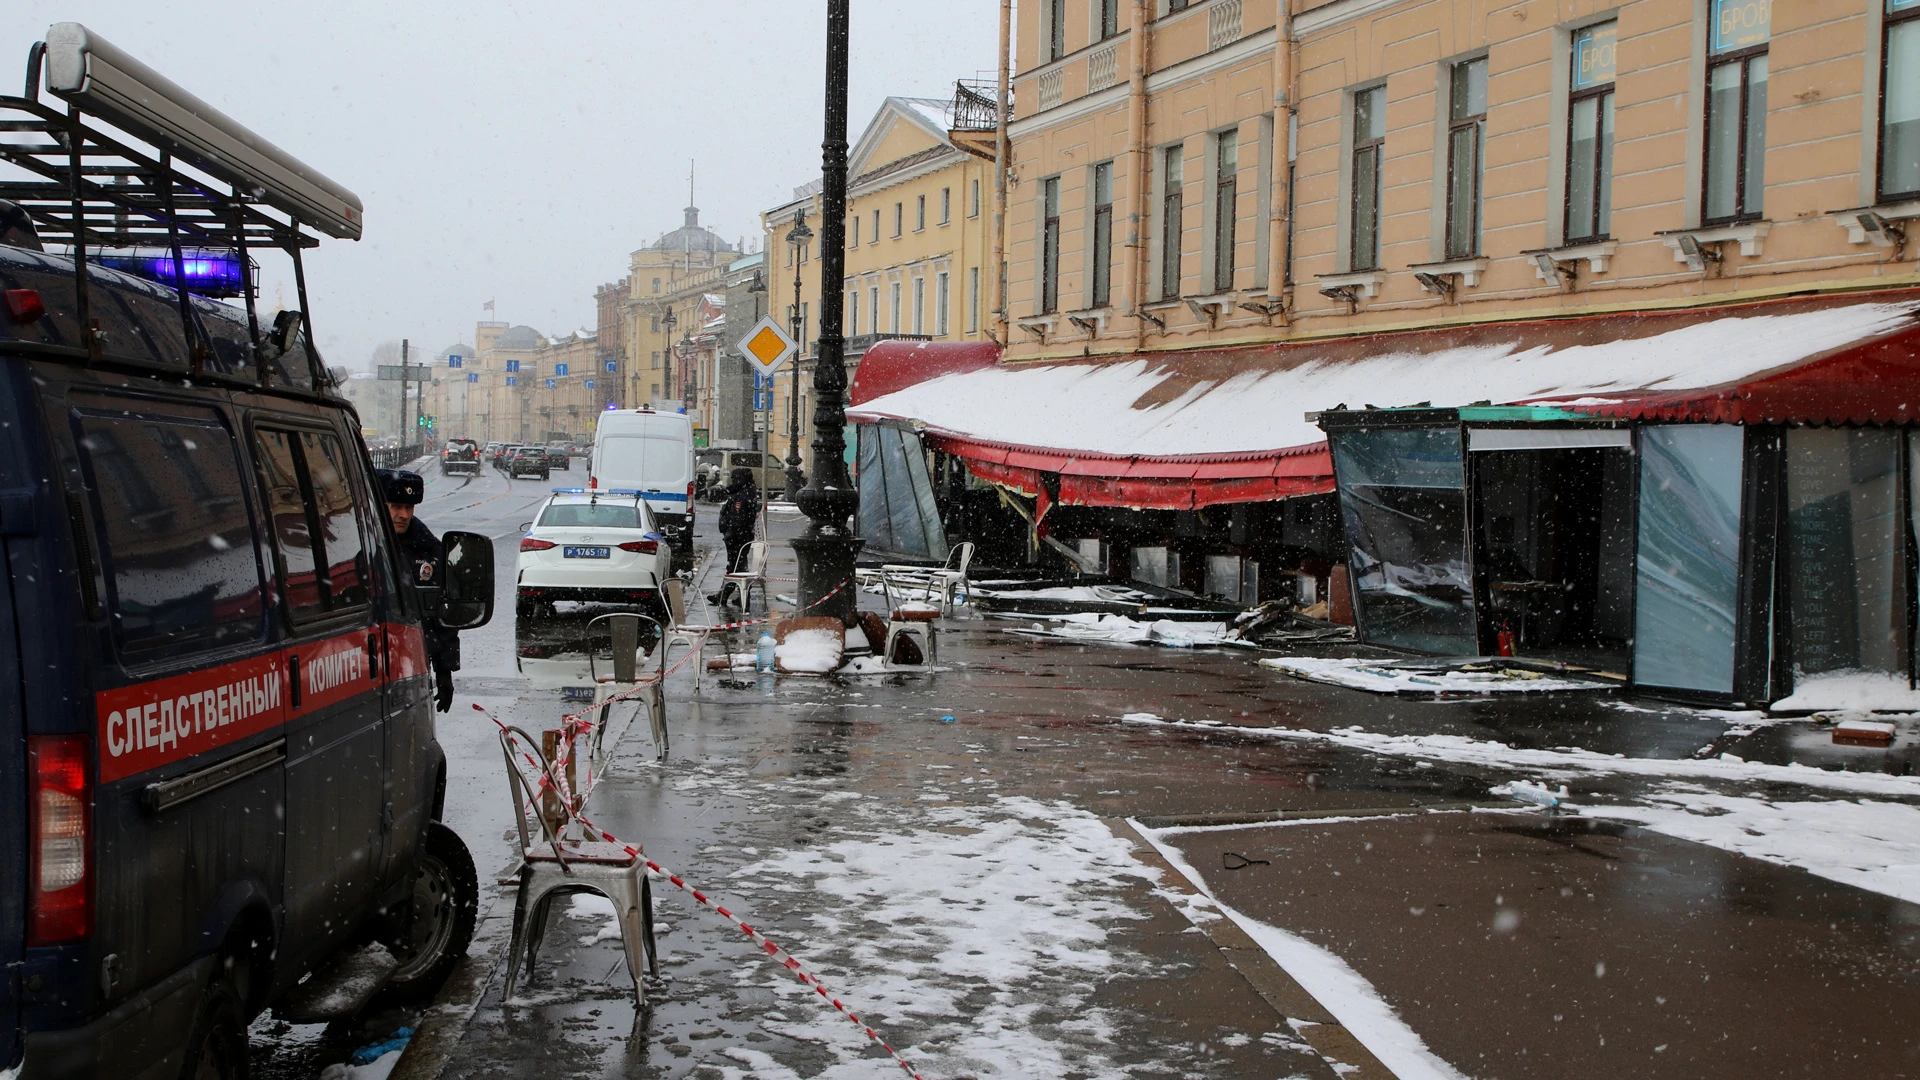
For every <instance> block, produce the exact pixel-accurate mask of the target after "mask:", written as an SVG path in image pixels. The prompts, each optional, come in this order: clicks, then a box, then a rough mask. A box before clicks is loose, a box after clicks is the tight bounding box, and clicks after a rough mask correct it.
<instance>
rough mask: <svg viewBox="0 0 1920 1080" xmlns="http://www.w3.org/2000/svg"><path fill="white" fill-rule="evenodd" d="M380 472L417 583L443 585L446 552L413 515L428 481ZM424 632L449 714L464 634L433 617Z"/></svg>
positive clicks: (438, 696) (438, 700)
mask: <svg viewBox="0 0 1920 1080" xmlns="http://www.w3.org/2000/svg"><path fill="white" fill-rule="evenodd" d="M378 472H379V474H380V488H381V491H382V497H383V498H385V499H386V501H387V517H388V518H390V519H392V521H393V531H394V532H395V533H396V534H397V535H398V536H399V537H400V551H401V554H403V555H405V556H406V563H405V565H406V566H408V567H410V568H411V570H412V573H413V581H414V584H416V585H423V586H437V585H439V584H440V583H441V580H440V579H441V578H442V576H444V574H445V573H446V551H445V549H444V548H442V547H441V545H440V538H439V537H437V536H435V535H433V532H432V530H430V529H428V528H427V525H426V523H425V522H423V521H421V520H420V519H419V518H417V517H414V516H413V508H414V507H416V506H418V505H420V499H421V498H422V496H423V495H425V493H426V487H427V482H426V481H425V480H423V479H421V478H420V474H419V473H415V472H406V471H404V470H401V469H380V470H378ZM422 629H423V630H424V631H425V632H426V637H427V659H429V660H431V661H432V662H433V676H434V698H433V700H434V704H435V705H436V706H437V707H438V708H439V710H440V711H441V712H446V711H447V710H448V709H451V708H453V673H454V672H456V671H459V670H460V634H459V632H458V631H455V630H449V629H447V628H446V627H444V626H441V625H440V620H439V619H438V618H437V617H435V616H434V615H432V614H429V615H428V616H427V617H426V619H425V620H424V621H423V626H422Z"/></svg>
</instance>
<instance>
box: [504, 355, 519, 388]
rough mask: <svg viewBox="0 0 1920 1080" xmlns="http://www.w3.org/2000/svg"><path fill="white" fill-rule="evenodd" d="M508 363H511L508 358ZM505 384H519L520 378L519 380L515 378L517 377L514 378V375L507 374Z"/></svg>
mask: <svg viewBox="0 0 1920 1080" xmlns="http://www.w3.org/2000/svg"><path fill="white" fill-rule="evenodd" d="M508 363H512V361H511V360H509V361H508ZM507 385H508V386H519V385H520V380H519V379H517V378H515V377H514V376H512V375H509V376H507Z"/></svg>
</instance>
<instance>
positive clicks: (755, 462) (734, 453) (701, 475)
mask: <svg viewBox="0 0 1920 1080" xmlns="http://www.w3.org/2000/svg"><path fill="white" fill-rule="evenodd" d="M695 461H697V462H698V470H697V471H696V472H695V474H694V478H695V480H696V482H697V487H696V490H695V494H696V495H697V496H698V497H700V498H703V499H706V500H707V501H708V502H719V501H720V499H721V497H722V496H721V493H722V492H723V491H725V490H726V487H727V480H728V478H729V477H731V476H732V475H733V470H735V469H750V470H752V472H753V482H754V483H756V484H758V485H760V491H761V493H762V494H763V495H764V494H765V493H766V492H769V491H784V490H786V486H787V472H786V468H787V466H786V463H785V462H783V461H781V460H780V459H779V458H778V457H776V456H774V455H773V454H763V453H761V452H760V451H758V450H732V449H727V448H725V447H708V448H707V449H705V450H701V451H698V452H697V453H696V454H695Z"/></svg>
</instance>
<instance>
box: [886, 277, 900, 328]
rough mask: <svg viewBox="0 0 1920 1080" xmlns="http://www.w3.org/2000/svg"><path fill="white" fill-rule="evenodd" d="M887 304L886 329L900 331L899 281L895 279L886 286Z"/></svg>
mask: <svg viewBox="0 0 1920 1080" xmlns="http://www.w3.org/2000/svg"><path fill="white" fill-rule="evenodd" d="M887 306H888V307H889V309H890V310H889V311H888V312H887V329H888V331H890V332H891V333H895V334H897V333H899V332H900V283H899V282H897V281H896V282H894V283H893V284H891V285H888V286H887Z"/></svg>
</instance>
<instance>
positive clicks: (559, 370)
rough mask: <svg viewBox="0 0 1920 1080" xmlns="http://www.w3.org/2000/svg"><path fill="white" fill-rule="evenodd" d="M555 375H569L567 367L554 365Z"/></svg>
mask: <svg viewBox="0 0 1920 1080" xmlns="http://www.w3.org/2000/svg"><path fill="white" fill-rule="evenodd" d="M553 373H554V374H555V375H565V374H566V373H567V365H565V364H555V365H553Z"/></svg>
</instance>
